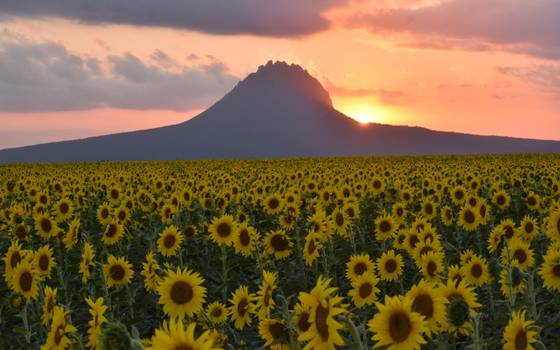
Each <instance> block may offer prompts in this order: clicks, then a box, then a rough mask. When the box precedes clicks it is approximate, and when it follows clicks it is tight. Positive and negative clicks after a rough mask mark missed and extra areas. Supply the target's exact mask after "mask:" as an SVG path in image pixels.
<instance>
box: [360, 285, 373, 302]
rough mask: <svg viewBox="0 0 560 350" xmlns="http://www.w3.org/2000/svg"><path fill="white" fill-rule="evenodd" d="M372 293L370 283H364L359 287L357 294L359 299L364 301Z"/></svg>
mask: <svg viewBox="0 0 560 350" xmlns="http://www.w3.org/2000/svg"><path fill="white" fill-rule="evenodd" d="M372 291H373V286H372V285H371V283H369V282H366V283H364V284H362V285H361V286H360V289H359V290H358V294H359V295H360V298H363V299H365V298H367V297H369V296H370V295H371V292H372Z"/></svg>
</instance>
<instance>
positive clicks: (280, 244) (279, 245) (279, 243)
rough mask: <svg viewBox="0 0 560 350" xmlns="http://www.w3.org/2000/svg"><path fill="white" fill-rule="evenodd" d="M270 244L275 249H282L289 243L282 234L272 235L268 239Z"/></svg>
mask: <svg viewBox="0 0 560 350" xmlns="http://www.w3.org/2000/svg"><path fill="white" fill-rule="evenodd" d="M270 244H271V245H272V247H273V248H274V250H276V251H283V250H286V249H288V246H289V243H288V240H287V239H286V238H284V236H282V235H274V236H272V239H271V240H270Z"/></svg>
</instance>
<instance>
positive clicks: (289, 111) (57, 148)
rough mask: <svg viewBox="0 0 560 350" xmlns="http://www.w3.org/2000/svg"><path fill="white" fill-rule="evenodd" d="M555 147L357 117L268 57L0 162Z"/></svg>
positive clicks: (7, 153)
mask: <svg viewBox="0 0 560 350" xmlns="http://www.w3.org/2000/svg"><path fill="white" fill-rule="evenodd" d="M543 152H560V142H558V141H537V140H529V139H515V138H507V137H495V136H476V135H467V134H460V133H450V132H438V131H432V130H428V129H425V128H417V127H407V126H390V125H382V124H369V125H367V126H364V125H361V124H359V123H358V122H356V121H354V120H353V119H351V118H349V117H347V116H346V115H344V114H342V113H340V112H338V111H337V110H336V109H334V108H333V106H332V103H331V100H330V97H329V94H328V92H327V91H326V90H325V89H324V88H323V87H322V86H321V84H320V83H319V82H318V81H317V80H316V79H315V78H313V77H312V76H311V75H309V74H308V73H307V72H306V71H305V70H303V69H302V68H301V67H299V66H296V65H288V64H286V63H283V62H276V63H272V62H269V63H267V64H266V65H264V66H261V67H259V69H258V71H257V72H256V73H252V74H250V75H249V76H248V77H247V78H245V79H244V80H243V81H241V82H239V83H238V84H237V86H236V87H235V88H234V89H233V90H232V91H230V92H229V93H228V94H226V95H225V96H224V97H223V98H222V99H221V100H220V101H218V102H217V103H216V104H214V105H213V106H212V107H210V108H209V109H207V110H206V111H204V112H203V113H201V114H199V115H198V116H196V117H195V118H193V119H191V120H189V121H186V122H184V123H181V124H177V125H173V126H167V127H162V128H156V129H150V130H143V131H136V132H128V133H120V134H113V135H107V136H99V137H92V138H87V139H83V140H75V141H64V142H55V143H49V144H42V145H35V146H28V147H20V148H14V149H7V150H2V151H0V162H74V161H97V160H147V159H213V158H251V157H303V156H337V155H339V156H341V155H419V154H465V153H543Z"/></svg>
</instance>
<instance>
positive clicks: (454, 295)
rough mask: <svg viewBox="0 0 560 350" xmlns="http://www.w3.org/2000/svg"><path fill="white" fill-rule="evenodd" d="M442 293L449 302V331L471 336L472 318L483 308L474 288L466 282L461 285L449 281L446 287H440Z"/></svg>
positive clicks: (447, 326)
mask: <svg viewBox="0 0 560 350" xmlns="http://www.w3.org/2000/svg"><path fill="white" fill-rule="evenodd" d="M440 291H441V293H442V295H443V296H444V297H445V298H446V299H447V301H448V302H449V304H448V305H447V325H446V328H447V330H448V331H449V332H451V333H458V334H461V335H468V334H470V332H471V330H472V322H471V321H470V319H471V316H474V315H476V310H477V309H478V308H479V307H480V306H481V304H479V303H478V300H477V296H476V292H475V291H474V288H473V287H470V286H469V285H468V284H467V282H466V281H464V280H463V281H461V282H459V283H456V282H454V281H451V280H448V281H447V284H446V285H443V286H441V287H440Z"/></svg>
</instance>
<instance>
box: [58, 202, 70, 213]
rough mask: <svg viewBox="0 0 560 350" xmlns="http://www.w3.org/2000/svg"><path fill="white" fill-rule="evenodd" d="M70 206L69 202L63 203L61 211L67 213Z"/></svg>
mask: <svg viewBox="0 0 560 350" xmlns="http://www.w3.org/2000/svg"><path fill="white" fill-rule="evenodd" d="M69 208H70V207H69V206H68V203H62V204H61V205H60V212H61V213H62V214H66V213H68V209H69Z"/></svg>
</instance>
